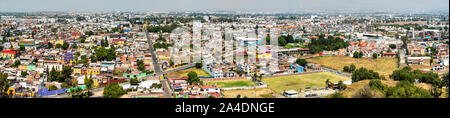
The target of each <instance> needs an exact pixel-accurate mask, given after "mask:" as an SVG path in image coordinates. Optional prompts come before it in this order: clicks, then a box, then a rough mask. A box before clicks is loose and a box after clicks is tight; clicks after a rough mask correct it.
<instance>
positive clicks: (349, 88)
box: [342, 80, 431, 98]
mask: <svg viewBox="0 0 450 118" xmlns="http://www.w3.org/2000/svg"><path fill="white" fill-rule="evenodd" d="M369 82H370V80H361V81H358V82H355V83H352V84H351V85H349V86H347V89H345V90H344V91H342V94H344V95H345V96H347V97H348V98H352V97H353V95H354V94H355V93H356V92H358V90H360V89H362V88H363V87H364V86H368V85H369ZM397 82H398V81H393V80H382V81H381V83H383V84H386V85H388V86H389V87H394V86H395V85H396V84H397ZM414 85H415V86H417V87H421V88H424V89H427V90H430V89H431V85H430V84H425V83H415V84H414Z"/></svg>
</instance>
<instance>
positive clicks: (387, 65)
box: [306, 56, 399, 78]
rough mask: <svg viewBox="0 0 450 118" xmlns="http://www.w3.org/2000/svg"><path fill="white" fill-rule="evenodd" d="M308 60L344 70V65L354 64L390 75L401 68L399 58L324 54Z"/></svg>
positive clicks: (386, 75) (357, 66)
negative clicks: (398, 64)
mask: <svg viewBox="0 0 450 118" xmlns="http://www.w3.org/2000/svg"><path fill="white" fill-rule="evenodd" d="M306 61H308V62H313V63H318V64H321V65H322V66H325V67H327V68H331V69H334V70H341V71H342V70H344V69H343V68H344V66H350V65H351V64H354V65H355V66H356V68H361V67H364V68H367V69H370V70H374V71H375V72H378V73H379V74H380V75H383V76H385V77H386V78H388V77H389V75H390V74H392V72H393V71H394V70H397V69H399V68H398V66H397V63H398V61H397V58H378V59H372V58H360V59H356V58H352V57H349V56H322V57H315V58H309V59H306Z"/></svg>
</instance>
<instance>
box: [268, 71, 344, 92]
mask: <svg viewBox="0 0 450 118" xmlns="http://www.w3.org/2000/svg"><path fill="white" fill-rule="evenodd" d="M327 79H330V81H331V82H339V81H340V80H342V81H348V80H351V79H350V78H346V77H342V76H339V75H336V74H333V73H329V72H320V73H310V74H301V75H290V76H280V77H273V78H263V81H264V82H265V83H267V85H268V87H269V88H270V89H272V90H273V91H275V92H277V93H281V92H283V91H284V90H299V89H302V90H304V89H305V88H306V87H320V88H322V87H326V84H325V81H327Z"/></svg>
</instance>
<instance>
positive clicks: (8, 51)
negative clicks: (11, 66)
mask: <svg viewBox="0 0 450 118" xmlns="http://www.w3.org/2000/svg"><path fill="white" fill-rule="evenodd" d="M2 53H9V54H16V51H12V50H7V51H2Z"/></svg>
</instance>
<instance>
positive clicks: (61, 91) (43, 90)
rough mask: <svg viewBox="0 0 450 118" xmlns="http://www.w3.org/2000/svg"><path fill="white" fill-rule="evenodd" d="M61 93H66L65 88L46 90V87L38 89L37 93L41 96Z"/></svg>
mask: <svg viewBox="0 0 450 118" xmlns="http://www.w3.org/2000/svg"><path fill="white" fill-rule="evenodd" d="M61 93H66V89H58V90H53V91H48V88H44V89H39V91H38V95H41V96H47V95H56V94H61Z"/></svg>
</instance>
